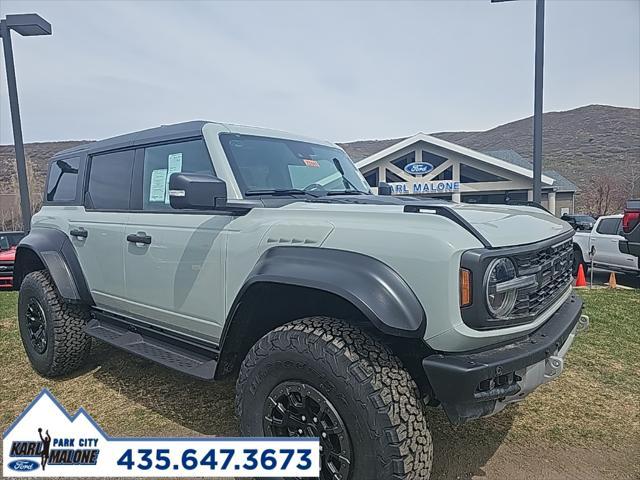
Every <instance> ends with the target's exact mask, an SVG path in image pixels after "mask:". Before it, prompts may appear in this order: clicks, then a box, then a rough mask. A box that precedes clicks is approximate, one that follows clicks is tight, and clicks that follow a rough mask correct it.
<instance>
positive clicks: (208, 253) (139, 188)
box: [124, 138, 232, 342]
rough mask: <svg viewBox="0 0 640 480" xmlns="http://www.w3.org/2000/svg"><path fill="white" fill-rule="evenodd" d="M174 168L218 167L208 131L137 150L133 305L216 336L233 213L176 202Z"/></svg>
mask: <svg viewBox="0 0 640 480" xmlns="http://www.w3.org/2000/svg"><path fill="white" fill-rule="evenodd" d="M175 172H189V173H200V174H209V175H213V174H214V170H213V166H212V162H211V159H210V157H209V153H208V151H207V148H206V146H205V144H204V141H203V140H202V139H201V138H195V139H185V140H175V141H172V142H170V143H163V144H160V145H148V146H145V147H143V148H141V149H140V150H138V152H137V154H136V168H135V174H134V177H135V179H134V186H133V197H134V200H133V201H134V202H135V208H134V209H132V212H131V215H130V217H129V222H128V225H127V228H126V232H125V233H126V235H125V237H128V238H129V240H130V241H127V242H126V248H125V257H124V265H125V278H126V289H127V303H128V305H127V309H128V310H129V311H130V312H131V313H132V314H134V315H135V316H136V317H138V318H140V319H142V320H145V321H147V322H148V323H151V324H154V325H157V326H159V327H161V328H167V329H170V330H173V331H176V332H178V333H182V334H186V335H191V336H197V337H198V338H201V339H204V340H209V341H212V342H215V341H217V340H218V339H219V338H220V336H221V332H222V326H223V324H224V312H225V308H224V269H223V254H224V250H225V241H226V240H225V235H224V234H223V229H224V228H225V227H226V226H227V225H228V223H229V222H230V221H231V219H232V217H231V216H230V215H227V214H225V213H220V212H194V211H185V210H174V209H173V208H171V205H170V204H169V196H168V179H169V177H170V175H171V174H172V173H175ZM136 240H138V241H136Z"/></svg>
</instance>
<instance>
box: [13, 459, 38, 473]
mask: <svg viewBox="0 0 640 480" xmlns="http://www.w3.org/2000/svg"><path fill="white" fill-rule="evenodd" d="M7 466H8V467H9V468H10V469H11V470H13V471H15V472H33V471H34V470H35V469H36V468H38V464H37V463H36V462H34V461H33V460H14V461H13V462H9V465H7Z"/></svg>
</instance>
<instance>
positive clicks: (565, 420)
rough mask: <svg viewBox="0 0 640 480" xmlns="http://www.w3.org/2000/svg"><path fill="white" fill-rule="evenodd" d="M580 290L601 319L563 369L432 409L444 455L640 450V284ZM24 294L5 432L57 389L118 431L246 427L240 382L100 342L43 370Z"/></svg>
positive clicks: (3, 310)
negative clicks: (510, 393) (519, 387)
mask: <svg viewBox="0 0 640 480" xmlns="http://www.w3.org/2000/svg"><path fill="white" fill-rule="evenodd" d="M579 294H580V295H581V296H582V297H583V299H584V301H585V305H586V307H585V313H586V314H587V315H589V316H590V318H591V327H590V330H589V331H588V332H585V333H583V334H582V335H580V336H579V337H578V338H577V340H576V342H575V343H574V346H573V348H572V349H571V350H570V352H569V354H568V356H567V358H566V368H565V371H564V373H563V374H562V376H561V377H560V378H559V379H558V380H557V381H554V382H551V383H550V384H548V385H545V386H543V387H541V388H539V389H538V390H537V391H536V392H534V393H533V394H532V395H530V396H529V397H528V398H527V399H526V400H525V401H524V402H523V403H521V404H520V405H518V406H513V407H509V408H507V409H506V410H505V411H504V412H502V413H500V414H498V415H496V416H494V417H491V418H487V419H483V420H479V421H476V422H472V423H470V424H467V425H464V426H460V427H452V426H451V425H449V423H448V422H447V421H446V419H445V417H444V415H443V414H442V413H441V412H440V411H439V410H431V411H430V413H429V415H430V416H429V418H430V423H431V428H432V431H433V435H434V441H435V445H436V455H438V454H439V453H440V454H442V453H445V454H447V455H451V454H453V452H460V455H464V454H465V453H463V452H465V451H466V449H469V450H470V451H471V450H473V449H481V448H484V447H483V445H485V446H486V445H489V444H491V446H490V447H488V446H487V447H486V448H487V450H491V449H493V448H494V447H495V445H499V444H500V443H501V442H504V441H507V442H515V443H516V444H518V445H528V444H531V445H533V444H535V445H541V444H551V445H554V444H557V445H560V444H562V445H564V446H571V447H574V446H575V447H584V448H590V447H593V448H594V449H595V448H596V447H594V446H597V449H600V450H601V449H602V448H605V449H607V448H614V449H618V450H623V451H626V450H630V451H633V450H631V449H636V450H637V448H638V444H639V439H640V412H639V410H640V408H639V406H640V378H639V372H640V291H638V290H635V291H621V290H619V291H610V290H593V291H586V290H582V291H580V292H579ZM16 301H17V295H16V294H15V293H7V292H5V293H0V430H4V429H5V428H6V427H7V426H8V425H9V424H10V423H11V422H12V421H13V420H14V419H15V418H16V417H17V416H18V414H19V413H20V412H21V411H22V410H23V409H24V408H25V407H26V406H27V404H28V403H29V402H30V401H31V400H32V399H33V398H34V397H35V396H36V394H37V393H38V392H39V391H40V389H42V388H43V387H47V388H49V389H50V390H51V391H52V392H53V394H54V395H56V397H57V398H58V399H59V400H60V401H61V402H62V404H63V405H65V407H66V408H67V409H68V410H70V411H72V412H74V411H75V410H76V409H77V408H79V407H80V406H83V407H85V408H86V410H87V411H88V412H89V413H90V414H91V415H92V416H93V417H94V418H95V419H96V420H97V421H98V423H99V424H100V425H101V426H102V427H103V428H104V429H105V431H106V432H107V433H109V434H111V435H116V436H117V435H168V436H172V435H188V436H192V435H237V433H238V431H237V422H236V419H235V417H234V414H233V395H234V392H233V382H226V383H221V384H216V383H214V384H211V383H206V382H201V381H198V380H194V379H191V378H189V377H186V376H184V375H181V374H178V373H175V372H172V371H170V370H167V369H165V368H163V367H160V366H157V365H154V364H152V363H149V362H147V361H145V360H142V359H139V358H137V357H134V356H131V355H128V354H126V353H123V352H120V351H118V350H116V349H113V348H111V347H109V346H107V345H104V344H99V343H98V344H94V347H93V350H92V356H91V362H90V365H88V366H87V368H86V369H85V370H84V371H82V372H79V373H78V374H76V375H74V376H71V377H69V378H64V379H56V380H50V379H44V378H42V377H40V376H38V375H37V374H35V373H34V371H33V370H32V369H31V367H30V365H29V363H28V361H27V358H26V356H25V354H24V351H23V349H22V344H21V341H20V337H19V334H18V329H17V325H16ZM495 448H497V447H495ZM597 449H596V450H597ZM596 450H594V451H596ZM439 451H440V452H439ZM493 451H495V450H493Z"/></svg>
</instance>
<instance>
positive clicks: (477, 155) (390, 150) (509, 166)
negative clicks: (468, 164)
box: [356, 133, 555, 186]
mask: <svg viewBox="0 0 640 480" xmlns="http://www.w3.org/2000/svg"><path fill="white" fill-rule="evenodd" d="M417 142H425V143H429V144H431V145H435V146H437V147H441V148H444V149H446V150H451V151H453V152H456V153H459V154H460V155H464V156H466V157H470V158H473V159H475V160H479V161H480V162H483V163H486V164H489V165H493V166H495V167H498V168H502V169H503V170H507V171H511V172H513V173H516V174H518V175H522V176H524V177H527V178H533V169H531V168H526V167H524V166H522V165H516V164H514V163H511V162H509V161H506V160H503V159H501V158H497V157H493V156H491V155H487V154H486V153H482V152H478V151H476V150H472V149H470V148H467V147H463V146H462V145H458V144H456V143H452V142H448V141H446V140H442V139H440V138H436V137H433V136H431V135H427V134H425V133H417V134H416V135H414V136H413V137H409V138H405V139H404V140H401V141H399V142H397V143H395V144H393V145H391V146H389V147H387V148H385V149H383V150H380V151H379V152H376V153H374V154H373V155H370V156H368V157H367V158H364V159H362V160H360V161H359V162H356V167H358V168H359V169H360V170H362V169H363V168H365V167H366V166H368V165H371V164H372V163H375V162H377V161H378V160H381V159H383V158H385V157H387V156H389V155H392V154H394V153H396V152H398V151H400V150H402V149H403V148H406V147H409V146H411V145H413V144H414V143H417ZM514 153H515V152H514ZM516 155H517V154H516ZM554 182H555V180H554V179H553V178H551V177H549V176H547V175H542V183H543V184H546V185H547V186H550V185H553V184H554Z"/></svg>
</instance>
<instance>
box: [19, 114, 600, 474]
mask: <svg viewBox="0 0 640 480" xmlns="http://www.w3.org/2000/svg"><path fill="white" fill-rule="evenodd" d="M573 235H574V231H573V229H571V227H569V225H567V223H565V222H563V221H561V220H560V219H559V218H556V217H554V216H553V215H551V214H549V213H548V212H546V211H544V210H541V209H540V208H535V207H527V206H508V205H480V206H477V205H467V204H453V203H449V202H446V201H440V200H426V199H415V198H400V197H392V196H377V195H373V194H372V193H371V190H370V187H369V185H368V184H367V182H366V180H365V179H364V177H363V176H362V174H361V173H360V172H359V171H358V170H357V168H356V167H355V166H354V164H353V162H352V161H351V160H350V159H349V157H348V156H347V154H346V153H345V152H344V150H342V149H341V148H340V147H338V146H336V145H334V144H332V143H328V142H325V141H320V140H311V139H308V138H305V137H300V136H297V135H292V134H287V133H283V132H277V131H272V130H265V129H258V128H251V127H241V126H235V125H226V124H220V123H213V122H189V123H184V124H178V125H172V126H163V127H160V128H154V129H151V130H146V131H143V132H137V133H133V134H129V135H125V136H121V137H116V138H112V139H109V140H103V141H99V142H95V143H92V144H88V145H83V146H79V147H76V148H74V149H71V150H66V151H64V152H61V153H58V154H56V155H55V157H54V158H53V159H52V161H51V163H50V165H49V172H48V179H47V194H46V196H45V201H44V205H43V207H42V209H41V210H40V212H39V213H37V214H36V215H35V216H34V217H33V222H32V230H31V233H30V234H29V235H28V236H27V237H26V238H25V239H24V240H23V241H22V242H21V243H20V245H19V246H18V251H17V256H16V268H15V281H16V284H17V285H19V286H20V295H19V301H18V319H19V320H18V321H19V326H20V335H21V337H22V342H23V344H24V348H25V350H26V353H27V356H28V358H29V360H30V361H31V364H32V365H33V368H34V369H35V370H36V371H38V372H39V373H41V374H42V375H44V376H47V377H57V376H61V375H65V374H68V373H70V372H72V371H74V370H76V369H78V368H81V367H82V365H84V364H85V362H86V361H87V355H88V352H89V349H90V345H91V337H95V338H98V339H101V340H103V341H105V342H108V343H111V344H113V345H116V346H118V347H119V348H122V349H124V350H126V351H129V352H131V353H134V354H136V355H140V356H142V357H144V358H148V359H150V360H154V361H156V362H159V363H161V364H163V365H166V366H167V367H170V368H174V369H176V370H178V371H181V372H184V373H187V374H190V375H193V376H195V377H198V378H201V379H206V380H220V379H223V378H227V377H230V376H235V375H237V378H238V379H237V384H236V411H237V414H238V417H239V419H240V429H241V433H242V434H243V435H245V436H252V437H255V436H276V437H279V436H283V437H297V436H313V437H319V439H320V445H321V476H320V477H321V479H322V480H329V479H331V480H334V479H338V478H341V479H367V480H388V479H391V478H393V479H396V480H403V479H404V480H409V479H411V480H426V479H427V478H428V477H429V473H430V469H431V462H432V452H433V449H432V441H431V435H430V433H429V427H428V423H427V417H426V416H427V412H426V410H425V409H424V408H423V407H424V404H425V403H428V404H429V405H431V406H441V407H442V408H443V409H444V411H445V412H446V414H447V416H448V417H449V419H450V420H451V422H453V423H455V424H460V423H464V422H467V421H470V420H472V419H476V418H480V417H484V416H487V415H492V414H494V413H497V412H499V411H500V410H502V409H503V408H504V407H505V406H506V405H508V404H510V403H514V402H518V401H521V400H523V399H524V398H525V397H526V395H527V394H529V393H530V392H531V391H533V390H534V389H536V388H537V387H538V386H539V385H541V384H543V383H546V382H548V381H551V380H553V379H555V378H557V377H558V376H559V374H560V373H561V372H562V369H563V365H564V360H563V359H564V356H565V354H566V352H567V351H568V349H569V348H570V346H571V344H572V342H573V340H574V338H575V336H576V334H577V333H578V332H579V331H581V330H582V329H584V328H586V326H587V325H588V319H587V318H586V317H585V316H583V315H582V314H581V311H582V301H581V300H580V298H579V297H578V296H576V295H575V293H574V292H573V291H572V287H571V282H572V278H571V257H572V242H571V239H572V237H573ZM556 414H557V415H561V414H562V412H561V411H560V410H558V412H556ZM211 415H215V405H212V409H211Z"/></svg>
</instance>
